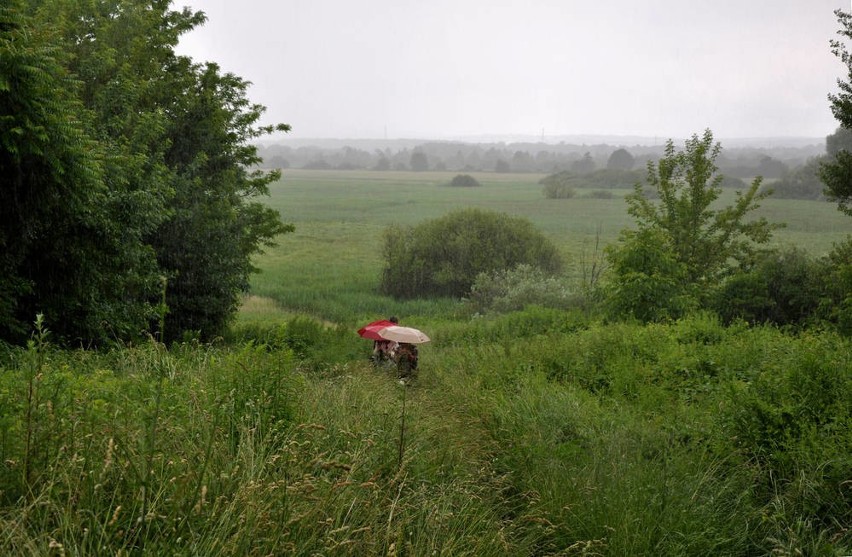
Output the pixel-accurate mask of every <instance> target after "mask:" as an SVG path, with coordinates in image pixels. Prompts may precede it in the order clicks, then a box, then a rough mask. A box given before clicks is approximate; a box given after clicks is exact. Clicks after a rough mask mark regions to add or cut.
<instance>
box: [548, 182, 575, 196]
mask: <svg viewBox="0 0 852 557" xmlns="http://www.w3.org/2000/svg"><path fill="white" fill-rule="evenodd" d="M543 191H544V196H545V197H546V198H548V199H570V198H572V197H574V193H575V192H574V188H572V187H571V186H570V185H569V184H548V185H546V186H544V190H543Z"/></svg>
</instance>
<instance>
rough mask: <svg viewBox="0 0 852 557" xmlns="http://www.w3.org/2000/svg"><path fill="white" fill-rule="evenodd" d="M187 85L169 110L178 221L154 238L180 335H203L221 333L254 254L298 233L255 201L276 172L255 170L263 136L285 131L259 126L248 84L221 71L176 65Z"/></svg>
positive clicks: (170, 158)
mask: <svg viewBox="0 0 852 557" xmlns="http://www.w3.org/2000/svg"><path fill="white" fill-rule="evenodd" d="M178 63H179V64H182V65H183V66H184V67H183V69H182V71H180V72H179V74H178V75H179V76H182V77H183V79H184V80H185V84H184V85H183V87H181V88H180V89H179V90H181V91H183V92H184V94H182V95H179V96H176V97H175V100H176V102H175V103H174V104H173V105H172V107H171V111H172V114H173V117H172V119H171V121H170V126H169V129H168V132H169V135H168V136H169V140H170V149H169V150H168V152H167V153H166V159H165V160H166V162H167V164H168V165H169V167H170V168H171V169H173V171H174V172H175V181H174V187H175V196H174V198H173V200H172V202H171V204H170V207H171V208H172V216H171V217H170V218H169V219H168V220H167V221H166V222H164V223H163V224H162V225H161V226H160V227H159V228H158V229H157V231H156V232H155V233H154V234H153V235H152V236H151V238H150V241H151V243H152V245H153V246H154V247H155V250H156V251H157V258H158V261H159V263H160V266H161V268H162V269H163V270H164V271H166V272H167V273H168V275H169V277H170V290H169V295H168V297H167V302H168V305H169V310H170V312H171V315H170V320H169V322H170V324H171V326H172V328H174V329H176V332H181V331H199V332H200V333H201V335H202V337H203V338H211V337H212V336H215V335H220V334H222V333H223V332H224V327H225V326H226V325H227V324H228V322H229V319H230V318H231V317H232V316H233V315H234V313H235V312H236V310H237V308H238V304H239V295H240V294H241V293H242V292H245V291H246V290H247V289H248V287H249V283H248V279H249V276H250V274H251V272H253V271H255V270H256V269H255V268H254V267H253V266H252V264H251V257H252V256H253V255H254V254H255V253H257V252H258V251H260V249H261V248H262V247H263V246H266V245H270V243H271V241H272V239H273V238H275V236H277V235H278V234H281V233H284V232H289V231H291V230H292V226H285V225H283V224H282V223H281V221H280V219H279V216H278V213H277V212H276V211H274V210H272V209H270V208H268V207H265V206H264V205H262V204H260V203H259V202H256V201H251V200H252V199H253V198H255V197H257V196H259V195H267V194H268V184H269V183H271V182H272V181H275V180H278V179H279V178H280V176H281V175H280V173H279V172H263V171H261V170H257V169H255V170H250V169H251V168H252V167H256V165H257V163H258V162H259V161H260V159H259V157H258V156H257V150H256V147H254V146H252V145H250V144H249V142H250V141H252V140H254V139H256V138H257V137H259V136H261V135H264V134H267V133H271V132H272V131H274V130H275V129H278V130H286V129H288V128H287V127H286V126H275V127H273V126H266V127H257V125H256V124H257V121H258V119H259V118H260V116H261V114H262V111H263V107H261V106H259V105H253V104H250V103H249V101H248V100H247V98H246V89H247V87H248V83H247V82H246V81H244V80H242V79H240V78H238V77H236V76H234V75H232V74H224V75H223V74H221V73H220V71H219V68H218V66H217V65H215V64H205V65H203V66H201V65H195V64H189V62H188V60H180V61H178Z"/></svg>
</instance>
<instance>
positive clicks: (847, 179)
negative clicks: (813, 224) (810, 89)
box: [820, 10, 852, 215]
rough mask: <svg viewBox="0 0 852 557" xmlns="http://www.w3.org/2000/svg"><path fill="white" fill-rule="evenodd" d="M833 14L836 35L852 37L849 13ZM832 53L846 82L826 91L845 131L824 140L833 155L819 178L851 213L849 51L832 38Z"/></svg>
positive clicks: (851, 65)
mask: <svg viewBox="0 0 852 557" xmlns="http://www.w3.org/2000/svg"><path fill="white" fill-rule="evenodd" d="M834 14H835V15H836V16H837V21H838V23H840V27H841V28H840V30H839V31H838V32H837V34H838V35H840V36H841V37H843V38H845V39H852V14H850V13H848V12H844V11H843V10H835V12H834ZM831 52H832V53H833V54H834V55H835V56H837V57H838V58H839V59H840V61H841V62H842V63H843V65H844V66H846V72H847V74H846V80H845V81H844V80H841V79H838V80H837V86H838V87H839V88H840V92H839V93H837V94H829V95H828V98H829V100H830V101H831V112H832V114H834V117H835V118H836V119H837V121H838V122H840V126H841V128H842V129H843V130H847V132H846V133H845V134H844V133H842V132H839V133H838V134H835V136H837V137H836V138H833V139H835V140H831V139H830V140H827V141H826V147H827V149H828V150H829V155H833V158H832V159H830V160H828V161H826V162H824V163H823V164H822V166H821V168H820V178H821V179H822V181H823V183H825V186H826V194H827V195H828V197H829V199H831V200H833V201H836V202H837V206H838V208H839V209H840V210H841V211H843V212H844V213H846V214H848V215H852V149H849V148H848V142H846V141H842V140H843V139H844V137H843V136H844V135H846V134H848V130H852V54H850V52H849V51H848V49H847V48H846V45H845V44H843V43H842V42H841V41H839V40H832V41H831ZM829 137H831V136H829ZM832 151H834V152H832Z"/></svg>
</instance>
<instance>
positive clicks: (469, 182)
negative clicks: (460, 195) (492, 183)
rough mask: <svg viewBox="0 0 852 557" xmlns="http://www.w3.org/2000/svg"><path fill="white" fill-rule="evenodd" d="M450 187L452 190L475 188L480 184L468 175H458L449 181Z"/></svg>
mask: <svg viewBox="0 0 852 557" xmlns="http://www.w3.org/2000/svg"><path fill="white" fill-rule="evenodd" d="M450 185H451V186H453V187H454V188H476V187H479V186H481V185H482V184H480V183H479V180H477V179H476V178H474V177H473V176H471V175H470V174H459V175H458V176H456V177H454V178H453V179H452V180H451V181H450Z"/></svg>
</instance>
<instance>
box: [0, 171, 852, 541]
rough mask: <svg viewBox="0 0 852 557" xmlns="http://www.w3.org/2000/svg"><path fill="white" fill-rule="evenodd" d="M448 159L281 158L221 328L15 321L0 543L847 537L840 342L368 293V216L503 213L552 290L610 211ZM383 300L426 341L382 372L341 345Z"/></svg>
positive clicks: (792, 207) (3, 374)
mask: <svg viewBox="0 0 852 557" xmlns="http://www.w3.org/2000/svg"><path fill="white" fill-rule="evenodd" d="M453 175H454V174H453V173H431V172H430V173H402V172H399V173H397V172H342V171H341V172H335V171H302V170H287V171H285V172H284V177H283V179H282V180H281V181H280V182H278V183H276V184H273V185H272V188H271V196H270V198H269V200H268V202H269V204H270V205H271V206H272V207H274V208H276V209H277V210H279V211H280V213H281V215H282V218H283V220H284V221H285V222H292V223H294V224H295V227H296V231H295V232H294V233H291V234H287V235H285V236H282V237H280V238H279V241H278V244H277V246H275V247H272V248H270V249H268V250H267V251H266V253H264V254H263V255H262V256H260V257H258V258H257V260H256V262H255V263H256V265H257V267H258V268H259V269H260V271H261V272H260V273H259V274H257V275H255V277H254V279H253V282H252V286H251V292H250V294H249V295H247V296H246V298H245V300H244V303H243V307H242V309H241V311H240V313H239V315H238V317H237V320H236V322H235V323H234V325H233V327H232V330H231V332H230V333H229V336H228V338H226V339H223V340H222V341H221V342H218V343H214V344H212V345H205V344H201V343H198V342H196V341H193V340H191V339H189V340H187V341H186V342H183V343H178V344H175V345H173V346H169V347H166V346H163V345H161V344H159V343H157V342H154V341H153V340H152V341H151V342H149V343H144V344H142V345H139V346H123V347H116V348H113V349H110V350H102V351H99V352H92V351H82V350H81V351H62V350H58V349H56V348H54V347H53V345H52V344H51V337H50V333H49V332H48V331H45V330H43V329H40V328H39V327H38V325H36V333H35V334H34V336H33V340H32V341H31V342H30V344H29V345H28V346H27V347H26V348H20V349H18V348H10V349H7V350H6V351H5V352H3V353H0V503H2V506H0V553H3V554H8V555H32V556H37V555H38V556H41V555H187V556H189V555H193V556H194V555H205V556H209V555H258V556H261V555H304V556H318V555H329V556H332V555H334V556H336V555H347V556H348V555H352V556H361V555H383V556H385V555H400V556H402V555H407V556H408V555H410V556H432V555H444V556H461V555H471V556H479V555H485V556H505V555H510V556H519V557H520V556H529V555H537V556H569V555H617V556H627V555H631V556H633V555H679V556H680V555H682V556H694V555H778V556H782V555H784V556H787V555H789V556H793V555H825V556H837V555H849V554H850V553H852V526H850V525H852V404H850V400H852V350H850V348H852V346H850V341H849V339H848V338H846V337H843V336H841V335H839V334H838V333H836V332H834V331H832V330H823V329H813V330H804V331H787V330H782V329H778V328H776V327H771V326H763V325H759V324H749V323H745V322H737V323H735V324H733V325H731V326H725V325H723V324H721V323H720V322H719V320H718V319H717V318H716V317H715V316H714V315H712V314H709V313H697V314H694V315H691V316H689V317H686V318H684V319H681V320H678V321H673V322H666V323H659V324H650V325H642V324H637V323H619V322H606V321H604V320H602V319H600V318H596V317H595V316H594V315H590V314H587V313H584V312H583V311H579V310H572V311H563V310H556V309H552V308H544V307H534V306H533V307H528V308H526V309H525V310H523V311H518V312H513V313H507V314H502V315H486V316H479V315H471V313H470V312H469V311H467V310H466V309H465V306H464V304H463V303H462V302H461V301H459V300H451V299H444V300H411V301H404V302H401V301H396V300H393V299H391V298H388V297H385V296H382V295H380V294H379V293H378V292H377V286H378V281H379V276H380V273H381V270H382V262H383V258H382V234H383V231H384V230H385V228H386V227H387V226H388V225H390V224H393V223H399V224H416V223H418V222H420V221H422V220H424V219H430V218H434V217H438V216H442V215H444V214H446V213H447V212H449V211H450V210H453V209H456V208H460V207H482V208H488V209H494V210H498V211H505V212H508V213H510V214H512V215H517V216H523V217H525V218H527V219H529V220H530V221H532V222H533V223H534V224H535V226H536V227H537V228H539V229H540V230H541V231H543V232H544V233H545V234H546V235H547V236H548V237H550V238H551V239H552V240H553V241H554V242H555V243H556V244H557V246H558V247H559V249H560V250H561V251H562V252H563V254H564V255H565V256H566V258H567V259H568V261H569V262H570V265H569V268H568V271H567V272H568V273H569V274H570V276H571V277H572V278H573V280H576V281H579V280H580V276H581V274H582V268H583V265H584V264H588V263H589V262H591V261H592V260H594V258H595V257H598V258H599V257H600V247H599V248H598V251H597V254H596V251H595V245H596V240H599V242H600V244H601V245H604V244H607V243H610V242H613V241H616V240H617V238H618V234H619V231H620V230H622V229H623V228H625V227H628V226H630V224H631V219H630V218H629V216H628V215H627V213H626V205H625V203H624V201H623V196H624V195H625V194H626V193H627V192H626V191H615V192H613V197H612V199H596V198H592V197H586V194H587V193H588V192H586V191H583V190H578V191H577V196H576V197H574V198H571V199H564V200H548V199H545V198H544V196H543V195H542V192H541V186H540V185H539V184H538V180H539V179H540V178H541V176H538V175H520V174H517V175H516V174H503V175H501V174H486V173H483V174H476V175H475V176H476V178H477V179H478V180H479V181H480V182H481V183H482V187H480V188H469V189H453V188H449V187H446V186H445V185H444V184H446V183H448V182H449V181H450V179H451V178H452V177H453ZM726 195H727V194H726ZM761 214H763V215H765V216H767V217H768V218H769V219H770V220H773V221H776V222H784V223H787V227H786V228H784V229H783V230H779V231H778V232H777V234H776V238H775V242H776V243H777V244H778V245H795V246H799V247H801V248H802V249H804V250H807V251H808V252H809V253H811V254H814V255H819V254H822V253H825V252H826V251H828V250H829V249H830V248H831V245H832V243H833V242H836V241H839V240H842V239H844V238H845V237H846V236H847V235H848V234H849V233H850V232H852V221H850V219H849V218H848V217H844V216H843V215H842V214H840V213H839V212H838V211H837V210H836V208H835V206H834V205H833V204H830V203H817V202H802V201H789V200H783V201H781V200H771V199H770V200H767V201H766V202H765V203H763V207H762V209H761ZM390 314H395V315H397V316H399V317H400V320H401V322H402V324H405V325H411V326H416V327H419V328H421V329H423V330H424V331H426V332H427V333H428V334H429V335H430V337H431V338H432V342H430V343H428V344H424V345H422V348H421V352H420V354H421V361H420V370H419V373H418V376H417V378H416V379H415V380H414V381H413V382H411V383H409V384H400V383H398V382H397V380H396V377H395V373H394V372H393V370H389V369H384V368H378V369H377V368H374V367H373V366H372V365H371V364H370V363H369V362H368V355H369V352H370V347H371V343H370V342H369V341H365V340H363V339H361V338H359V337H358V336H357V334H356V333H355V330H356V329H357V327H358V326H360V325H361V324H363V323H365V322H367V321H370V320H373V319H378V318H386V317H388V316H389V315H390ZM166 326H168V316H166Z"/></svg>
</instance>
